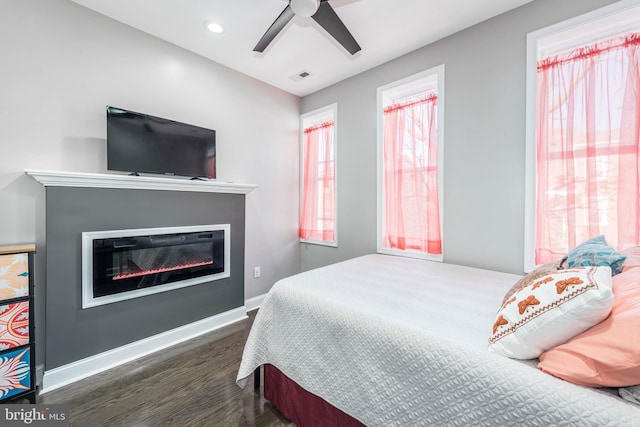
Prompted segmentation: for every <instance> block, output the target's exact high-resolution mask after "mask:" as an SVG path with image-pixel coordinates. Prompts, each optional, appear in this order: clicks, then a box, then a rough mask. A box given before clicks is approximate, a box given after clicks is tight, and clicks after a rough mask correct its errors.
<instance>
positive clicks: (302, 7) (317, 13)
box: [253, 0, 360, 55]
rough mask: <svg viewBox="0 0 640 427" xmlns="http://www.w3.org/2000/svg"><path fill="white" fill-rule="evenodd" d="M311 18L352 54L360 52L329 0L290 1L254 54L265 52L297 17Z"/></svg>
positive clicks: (265, 34)
mask: <svg viewBox="0 0 640 427" xmlns="http://www.w3.org/2000/svg"><path fill="white" fill-rule="evenodd" d="M295 15H298V16H304V17H309V16H310V17H311V19H313V20H314V21H316V22H317V23H318V24H319V25H320V26H321V27H322V28H324V29H325V30H326V31H327V32H328V33H329V34H330V35H331V36H332V37H333V38H334V39H336V40H337V41H338V43H340V44H341V45H342V46H343V47H344V48H345V49H346V50H347V51H348V52H349V53H350V54H352V55H354V54H355V53H356V52H358V51H359V50H360V46H359V45H358V42H356V40H355V39H354V38H353V36H352V35H351V33H350V32H349V30H347V27H346V26H345V25H344V24H343V23H342V21H341V20H340V18H339V17H338V15H337V14H336V12H335V11H334V10H333V8H332V7H331V5H330V4H329V0H289V4H288V5H287V7H285V8H284V10H283V11H282V13H281V14H280V16H278V17H277V18H276V20H275V21H274V22H273V24H271V26H270V27H269V29H268V30H267V32H266V33H264V35H263V36H262V38H261V39H260V41H259V42H258V44H257V45H256V47H254V48H253V51H254V52H263V51H264V50H265V49H266V47H267V46H269V43H271V41H273V39H274V38H275V37H276V36H277V35H278V33H279V32H280V31H282V29H283V28H284V27H285V26H286V25H287V24H288V23H289V21H291V19H292V18H293V17H294V16H295Z"/></svg>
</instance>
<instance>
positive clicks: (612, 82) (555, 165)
mask: <svg viewBox="0 0 640 427" xmlns="http://www.w3.org/2000/svg"><path fill="white" fill-rule="evenodd" d="M630 5H631V3H630V2H620V4H616V5H614V6H611V7H607V8H604V9H601V10H599V11H596V12H593V13H591V14H587V15H585V16H583V17H579V18H576V19H574V20H571V21H569V22H567V23H563V24H560V25H558V26H553V27H550V28H548V29H544V30H541V31H539V32H536V33H532V34H530V35H529V40H528V43H529V55H530V57H529V61H528V71H529V73H528V100H529V101H528V105H527V107H528V113H527V137H528V138H527V217H526V233H527V234H526V236H525V242H526V245H527V246H526V248H525V257H526V258H525V270H527V271H529V270H531V269H532V268H533V267H534V266H535V265H537V264H542V263H545V262H549V261H553V260H556V259H559V258H561V257H562V256H563V255H564V254H566V253H567V252H568V251H570V250H571V249H572V248H573V247H575V246H576V245H578V244H580V243H581V242H582V241H585V240H587V239H589V238H591V237H595V236H598V235H605V238H606V239H607V243H609V244H610V245H611V246H613V247H615V248H617V249H620V250H621V249H624V248H626V247H629V246H633V245H636V244H638V243H640V220H639V218H640V217H639V216H638V215H639V214H640V209H639V207H640V206H639V204H640V185H639V184H640V173H639V165H638V155H639V147H640V95H639V90H640V70H639V65H640V7H638V6H635V7H631V6H630Z"/></svg>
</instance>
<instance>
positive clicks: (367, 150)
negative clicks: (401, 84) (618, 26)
mask: <svg viewBox="0 0 640 427" xmlns="http://www.w3.org/2000/svg"><path fill="white" fill-rule="evenodd" d="M609 3H613V0H536V1H534V2H531V3H528V4H526V5H524V6H522V7H520V8H517V9H514V10H513V11H510V12H507V13H505V14H503V15H500V16H498V17H495V18H493V19H490V20H488V21H485V22H482V23H480V24H478V25H476V26H474V27H471V28H469V29H466V30H464V31H461V32H459V33H456V34H454V35H452V36H450V37H447V38H445V39H442V40H440V41H438V42H436V43H433V44H431V45H428V46H425V47H423V48H421V49H418V50H416V51H414V52H411V53H409V54H406V55H404V56H402V57H400V58H398V59H396V60H393V61H390V62H388V63H386V64H383V65H381V66H379V67H377V68H375V69H373V70H369V71H367V72H364V73H362V74H359V75H357V76H355V77H352V78H350V79H347V80H344V81H342V82H340V83H337V84H335V85H333V86H331V87H329V88H327V89H324V90H321V91H318V92H316V93H314V94H311V95H308V96H306V97H304V98H303V99H302V112H303V113H304V112H307V111H312V110H314V109H316V108H319V107H322V106H324V105H328V104H331V103H334V102H337V103H338V162H339V163H338V176H339V180H340V181H339V188H338V209H339V211H338V218H339V224H338V227H339V230H338V233H339V247H338V248H328V247H320V246H312V245H303V249H302V269H303V270H307V269H309V268H314V267H317V266H321V265H325V264H328V263H332V262H336V261H339V260H343V259H347V258H350V257H353V256H357V255H362V254H365V253H371V252H375V251H376V168H375V161H376V117H377V112H376V89H377V88H378V87H380V86H383V85H385V84H388V83H391V82H394V81H397V80H400V79H402V78H404V77H407V76H410V75H412V74H415V73H418V72H420V71H423V70H427V69H430V68H432V67H435V66H437V65H440V64H444V65H445V94H444V97H445V103H446V110H445V127H444V139H445V141H444V145H445V147H444V171H443V172H444V194H443V199H444V207H443V208H444V213H443V221H444V222H443V225H444V230H443V252H444V260H445V262H449V263H454V264H463V265H469V266H474V267H481V268H487V269H491V270H498V271H505V272H510V273H517V274H522V273H523V270H524V267H523V259H524V255H523V251H524V246H523V245H524V156H525V63H526V36H527V33H528V32H531V31H534V30H537V29H539V28H542V27H545V26H548V25H551V24H554V23H556V22H560V21H562V20H565V19H568V18H571V17H574V16H577V15H579V14H582V13H585V12H588V11H591V10H593V9H595V8H598V7H602V6H605V5H607V4H609Z"/></svg>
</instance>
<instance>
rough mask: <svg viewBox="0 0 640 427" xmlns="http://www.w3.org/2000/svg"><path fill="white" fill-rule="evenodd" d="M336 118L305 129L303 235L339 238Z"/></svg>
mask: <svg viewBox="0 0 640 427" xmlns="http://www.w3.org/2000/svg"><path fill="white" fill-rule="evenodd" d="M333 129H334V126H333V122H332V121H331V122H326V123H323V124H321V125H318V126H313V127H309V128H307V129H305V130H304V141H303V144H304V159H303V167H304V172H303V182H302V185H303V187H302V203H301V209H300V230H299V236H300V238H301V239H307V240H318V241H323V242H335V239H336V233H335V206H334V203H335V191H336V180H335V177H336V174H335V158H334V149H333Z"/></svg>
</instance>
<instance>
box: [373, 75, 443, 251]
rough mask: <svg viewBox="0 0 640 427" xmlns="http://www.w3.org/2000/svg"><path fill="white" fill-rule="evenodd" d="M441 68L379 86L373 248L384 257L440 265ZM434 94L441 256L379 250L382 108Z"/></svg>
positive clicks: (381, 202)
mask: <svg viewBox="0 0 640 427" xmlns="http://www.w3.org/2000/svg"><path fill="white" fill-rule="evenodd" d="M444 71H445V67H444V64H441V65H438V66H435V67H433V68H429V69H427V70H424V71H421V72H419V73H416V74H413V75H410V76H408V77H405V78H403V79H400V80H397V81H394V82H392V83H389V84H386V85H384V86H380V87H378V89H377V107H376V108H377V110H376V111H377V145H376V149H377V201H376V204H377V231H376V246H377V252H378V253H381V254H387V255H396V256H404V257H408V258H418V259H425V260H430V261H438V262H442V261H444V249H445V244H444V234H443V230H444V226H443V224H444V215H443V206H444V191H443V189H444V179H443V176H444V174H443V166H444V111H445V93H444ZM434 89H435V92H436V94H437V96H438V104H437V111H436V123H437V127H438V139H437V143H438V207H439V211H440V212H439V215H440V237H441V239H442V253H441V254H439V255H433V254H428V253H425V252H420V251H416V250H412V249H406V250H401V249H392V248H384V247H383V246H382V230H383V224H384V208H383V201H384V182H383V177H384V173H383V145H384V129H383V126H384V108H385V107H386V106H387V105H388V104H390V103H391V102H399V101H401V100H402V99H405V98H409V97H412V96H416V95H418V94H421V93H426V92H429V91H430V90H431V91H433V90H434Z"/></svg>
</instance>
